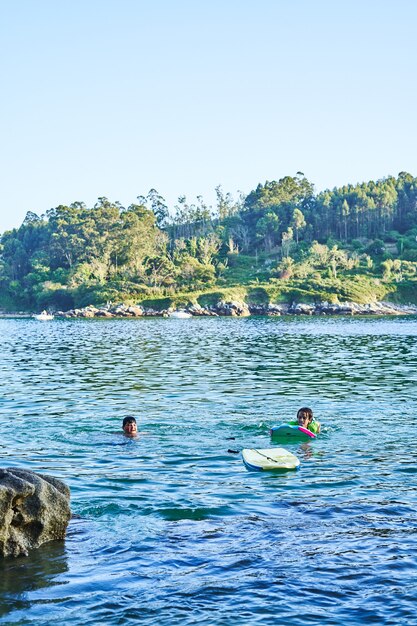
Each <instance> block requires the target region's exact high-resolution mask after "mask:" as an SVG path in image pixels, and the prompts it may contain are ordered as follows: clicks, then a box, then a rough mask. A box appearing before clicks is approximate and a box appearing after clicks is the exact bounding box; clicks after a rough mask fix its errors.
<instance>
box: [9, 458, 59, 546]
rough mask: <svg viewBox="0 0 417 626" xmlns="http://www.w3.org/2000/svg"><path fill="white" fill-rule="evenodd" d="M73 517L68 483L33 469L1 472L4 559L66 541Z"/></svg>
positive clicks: (14, 469)
mask: <svg viewBox="0 0 417 626" xmlns="http://www.w3.org/2000/svg"><path fill="white" fill-rule="evenodd" d="M70 517H71V510H70V490H69V488H68V487H67V486H66V485H65V483H63V482H62V481H60V480H58V479H57V478H53V477H52V476H47V475H41V474H37V473H35V472H31V471H29V470H23V469H18V468H7V469H0V556H3V557H6V556H14V557H17V556H22V555H27V554H28V552H29V550H32V549H34V548H38V547H39V546H41V545H42V544H43V543H45V542H47V541H52V540H54V539H64V537H65V533H66V529H67V525H68V522H69V520H70Z"/></svg>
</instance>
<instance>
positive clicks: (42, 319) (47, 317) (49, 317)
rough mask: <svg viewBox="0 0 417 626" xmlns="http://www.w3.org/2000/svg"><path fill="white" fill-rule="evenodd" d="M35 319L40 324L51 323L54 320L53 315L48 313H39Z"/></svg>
mask: <svg viewBox="0 0 417 626" xmlns="http://www.w3.org/2000/svg"><path fill="white" fill-rule="evenodd" d="M33 317H34V318H35V320H38V321H39V322H49V321H50V320H53V319H54V316H53V315H52V313H47V312H46V311H42V313H39V314H38V315H34V316H33Z"/></svg>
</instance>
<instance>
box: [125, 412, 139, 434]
mask: <svg viewBox="0 0 417 626" xmlns="http://www.w3.org/2000/svg"><path fill="white" fill-rule="evenodd" d="M122 428H123V430H124V432H125V434H126V435H136V434H137V432H138V427H137V426H136V420H135V418H134V417H133V415H126V417H125V418H123V425H122Z"/></svg>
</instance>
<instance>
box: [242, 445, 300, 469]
mask: <svg viewBox="0 0 417 626" xmlns="http://www.w3.org/2000/svg"><path fill="white" fill-rule="evenodd" d="M242 458H243V462H244V464H245V465H246V467H247V468H248V469H251V470H292V469H297V467H298V466H299V465H300V461H299V460H298V459H297V457H296V456H295V454H292V452H289V451H288V450H285V448H256V449H255V448H245V449H244V450H242Z"/></svg>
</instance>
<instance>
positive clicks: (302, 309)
mask: <svg viewBox="0 0 417 626" xmlns="http://www.w3.org/2000/svg"><path fill="white" fill-rule="evenodd" d="M179 311H181V312H182V313H184V314H186V316H187V317H188V316H192V317H220V316H225V317H226V316H228V317H248V316H250V315H263V316H280V315H345V316H346V315H347V316H352V315H368V316H369V315H413V314H417V306H416V305H411V304H409V305H404V304H393V303H392V302H373V303H370V304H357V303H355V302H343V303H341V304H330V303H328V302H321V303H320V304H300V303H297V304H295V303H294V304H291V305H290V304H247V303H246V302H239V301H231V302H225V301H220V302H218V303H217V304H215V305H212V306H209V307H202V306H200V305H198V304H193V305H190V306H187V307H184V308H182V309H174V308H169V309H164V310H156V309H152V308H146V307H142V306H140V305H133V306H128V305H125V304H116V305H112V304H107V305H103V306H100V307H94V306H87V307H84V308H81V309H72V310H70V311H65V312H63V311H58V312H57V313H55V316H56V317H64V318H100V317H101V318H112V317H170V315H172V314H173V313H178V312H179Z"/></svg>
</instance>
